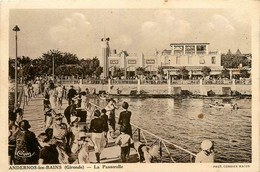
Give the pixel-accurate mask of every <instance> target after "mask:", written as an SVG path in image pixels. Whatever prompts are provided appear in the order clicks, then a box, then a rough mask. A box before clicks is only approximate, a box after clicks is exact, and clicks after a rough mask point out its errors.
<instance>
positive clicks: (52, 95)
mask: <svg viewBox="0 0 260 172" xmlns="http://www.w3.org/2000/svg"><path fill="white" fill-rule="evenodd" d="M49 95H50V99H49V100H50V104H51V109H53V110H55V109H56V96H57V91H56V89H55V87H54V83H50V90H49Z"/></svg>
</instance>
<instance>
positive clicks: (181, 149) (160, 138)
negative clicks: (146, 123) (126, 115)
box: [131, 123, 196, 156]
mask: <svg viewBox="0 0 260 172" xmlns="http://www.w3.org/2000/svg"><path fill="white" fill-rule="evenodd" d="M131 125H132V126H135V127H137V128H139V129H141V130H142V131H144V132H146V133H148V134H150V135H152V136H154V137H156V138H158V139H159V140H161V141H164V142H166V143H168V144H170V145H173V146H175V147H176V148H179V149H180V150H183V151H184V152H186V153H189V154H191V155H193V156H196V154H194V153H192V152H190V151H188V150H186V149H184V148H182V147H180V146H178V145H176V144H173V143H171V142H169V141H168V140H165V139H163V138H161V137H159V136H156V135H155V134H153V133H151V132H149V131H147V130H145V129H143V128H141V127H139V126H137V125H135V124H132V123H131Z"/></svg>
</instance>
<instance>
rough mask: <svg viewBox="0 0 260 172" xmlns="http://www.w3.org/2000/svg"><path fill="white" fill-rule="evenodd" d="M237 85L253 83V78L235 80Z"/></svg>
mask: <svg viewBox="0 0 260 172" xmlns="http://www.w3.org/2000/svg"><path fill="white" fill-rule="evenodd" d="M235 84H236V85H251V84H252V80H251V79H242V80H235Z"/></svg>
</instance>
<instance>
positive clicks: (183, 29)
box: [140, 9, 192, 49]
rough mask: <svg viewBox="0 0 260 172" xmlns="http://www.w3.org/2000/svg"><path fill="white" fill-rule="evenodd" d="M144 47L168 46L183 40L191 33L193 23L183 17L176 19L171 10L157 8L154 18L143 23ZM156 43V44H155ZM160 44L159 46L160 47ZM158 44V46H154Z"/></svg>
mask: <svg viewBox="0 0 260 172" xmlns="http://www.w3.org/2000/svg"><path fill="white" fill-rule="evenodd" d="M140 30H141V35H142V36H141V37H142V39H141V40H142V42H143V47H145V45H146V46H147V45H149V46H150V47H151V48H152V49H154V48H158V49H161V48H167V47H168V45H169V43H171V42H175V41H181V40H182V39H183V38H184V37H185V36H186V35H188V34H189V33H191V31H192V28H191V24H190V23H189V22H188V21H186V20H183V19H176V18H175V17H174V14H173V12H172V11H171V10H161V9H160V10H157V11H155V12H154V18H153V19H152V20H149V21H145V22H144V23H143V24H142V25H141V29H140ZM153 42H154V44H156V45H153ZM158 45H159V47H158ZM154 46H156V47H154Z"/></svg>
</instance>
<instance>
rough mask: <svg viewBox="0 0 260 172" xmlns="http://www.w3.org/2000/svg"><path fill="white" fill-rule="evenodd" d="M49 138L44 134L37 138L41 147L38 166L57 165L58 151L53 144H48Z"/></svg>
mask: <svg viewBox="0 0 260 172" xmlns="http://www.w3.org/2000/svg"><path fill="white" fill-rule="evenodd" d="M49 141H50V138H49V137H48V136H47V134H46V133H41V134H40V135H39V136H38V142H39V144H40V145H41V147H42V148H41V150H40V155H39V164H59V159H58V155H59V154H58V151H57V149H56V146H55V145H54V144H50V143H49Z"/></svg>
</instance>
